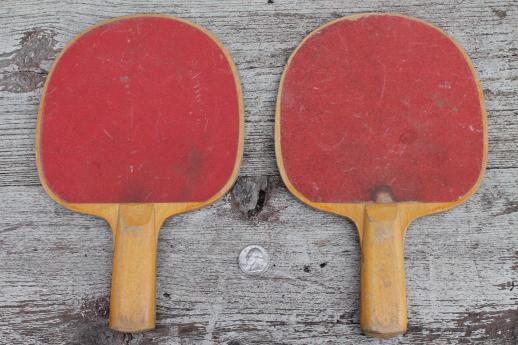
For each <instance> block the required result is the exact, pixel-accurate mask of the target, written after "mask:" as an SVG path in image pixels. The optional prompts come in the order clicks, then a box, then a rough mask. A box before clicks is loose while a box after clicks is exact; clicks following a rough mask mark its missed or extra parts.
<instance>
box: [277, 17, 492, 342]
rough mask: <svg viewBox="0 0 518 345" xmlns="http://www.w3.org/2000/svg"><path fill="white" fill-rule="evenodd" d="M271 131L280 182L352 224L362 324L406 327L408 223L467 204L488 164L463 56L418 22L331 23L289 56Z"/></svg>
mask: <svg viewBox="0 0 518 345" xmlns="http://www.w3.org/2000/svg"><path fill="white" fill-rule="evenodd" d="M275 134H276V138H275V142H276V155H277V163H278V166H279V169H280V172H281V175H282V178H283V180H284V182H285V184H286V185H287V187H288V189H289V190H290V191H291V192H292V193H293V194H294V195H295V196H296V197H298V198H299V199H300V200H302V201H303V202H304V203H306V204H309V205H311V206H313V207H316V208H318V209H321V210H325V211H328V212H332V213H336V214H339V215H342V216H346V217H348V218H350V219H351V220H352V221H353V222H354V223H355V224H356V226H357V228H358V233H359V239H360V244H361V250H362V265H361V303H360V323H361V327H362V329H363V330H364V332H365V333H367V334H369V335H373V336H378V337H391V336H395V335H397V334H401V333H403V332H405V330H406V327H407V314H406V291H405V272H404V262H403V258H404V256H403V247H404V245H403V236H404V233H405V231H406V228H407V226H408V225H409V223H410V222H411V221H412V220H414V219H416V218H417V217H421V216H424V215H428V214H431V213H435V212H439V211H443V210H446V209H449V208H452V207H454V206H456V205H458V204H460V203H462V202H463V201H465V200H466V199H467V198H468V197H469V196H470V195H472V194H473V193H474V192H475V190H476V189H477V187H478V186H479V184H480V182H481V179H482V175H483V171H484V169H485V165H486V156H487V134H486V115H485V110H484V105H483V96H482V91H481V88H480V85H479V83H478V80H477V77H476V74H475V71H474V69H473V66H472V64H471V62H470V61H469V58H468V57H467V56H466V54H465V53H464V51H463V50H462V48H461V47H460V46H459V45H458V44H457V43H455V42H454V41H453V40H452V39H451V38H449V37H448V36H447V35H446V34H445V33H444V32H442V31H441V30H440V29H438V28H436V27H434V26H432V25H430V24H428V23H425V22H423V21H421V20H417V19H413V18H409V17H405V16H401V15H394V14H366V15H359V16H353V17H346V18H341V19H338V20H335V21H333V22H330V23H328V24H326V25H324V26H322V27H320V28H318V29H317V30H316V31H314V32H312V33H311V34H310V35H309V36H308V37H306V38H305V39H304V40H303V42H302V43H301V44H300V46H299V47H298V48H297V49H296V50H295V52H294V53H293V54H292V56H291V57H290V59H289V61H288V65H287V66H286V69H285V71H284V74H283V77H282V80H281V85H280V89H279V94H278V99H277V110H276V130H275Z"/></svg>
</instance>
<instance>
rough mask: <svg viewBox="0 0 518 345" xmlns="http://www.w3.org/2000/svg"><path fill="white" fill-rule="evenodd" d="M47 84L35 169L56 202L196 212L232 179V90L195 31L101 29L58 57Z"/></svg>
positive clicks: (135, 25)
mask: <svg viewBox="0 0 518 345" xmlns="http://www.w3.org/2000/svg"><path fill="white" fill-rule="evenodd" d="M47 83H48V84H47V87H46V91H45V94H44V102H43V105H42V110H41V114H40V116H41V118H40V121H41V123H40V126H41V127H40V142H39V145H40V162H41V168H42V172H43V175H44V177H45V180H46V183H47V186H48V187H49V188H50V189H51V190H52V191H53V192H54V193H55V194H56V195H57V196H58V197H59V198H61V199H62V200H64V201H66V202H70V203H130V202H131V203H133V202H135V203H136V202H199V201H205V200H207V199H209V198H210V197H212V196H213V195H215V194H216V193H217V192H218V191H219V190H220V189H221V188H223V186H224V185H225V184H226V182H227V181H228V180H229V178H230V177H231V175H232V172H233V169H234V166H235V163H236V159H237V158H238V157H237V154H238V146H239V133H240V109H239V97H240V96H239V91H238V86H237V81H236V80H235V77H234V74H233V71H232V67H231V65H230V63H229V62H228V60H227V58H226V57H225V55H224V52H223V51H222V49H221V48H220V47H219V46H218V44H217V43H216V42H214V41H213V40H212V39H211V38H210V37H209V36H208V35H207V34H206V33H204V32H202V31H201V30H199V29H197V28H195V27H193V26H191V25H189V24H187V23H184V22H181V21H178V20H174V19H171V18H165V17H152V16H149V17H147V16H144V17H134V18H126V19H122V20H118V21H114V22H109V23H106V24H104V25H101V26H98V27H96V28H94V29H93V30H91V31H89V32H87V33H85V34H83V35H82V36H80V37H79V38H78V39H77V40H76V41H74V42H73V43H72V44H71V45H70V46H69V47H68V48H67V49H66V51H65V52H64V53H63V55H62V56H61V57H60V58H59V61H58V62H57V64H56V65H55V67H54V69H53V71H52V74H51V76H50V79H49V81H48V82H47Z"/></svg>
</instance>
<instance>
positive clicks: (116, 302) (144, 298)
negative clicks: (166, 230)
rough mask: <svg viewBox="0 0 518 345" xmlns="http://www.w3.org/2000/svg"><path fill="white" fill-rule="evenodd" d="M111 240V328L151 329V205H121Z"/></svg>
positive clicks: (153, 282) (154, 235)
mask: <svg viewBox="0 0 518 345" xmlns="http://www.w3.org/2000/svg"><path fill="white" fill-rule="evenodd" d="M114 237H115V238H114V248H113V249H114V251H113V270H112V289H111V298H110V328H111V329H114V330H117V331H120V332H141V331H145V330H148V329H153V328H155V289H156V250H157V238H158V230H157V229H156V226H155V211H154V206H153V205H152V204H140V205H128V204H123V205H120V206H119V216H118V222H117V227H116V229H115V231H114Z"/></svg>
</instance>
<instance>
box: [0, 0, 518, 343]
mask: <svg viewBox="0 0 518 345" xmlns="http://www.w3.org/2000/svg"><path fill="white" fill-rule="evenodd" d="M369 11H395V12H402V13H405V14H409V15H413V16H417V17H420V18H422V19H425V20H428V21H430V22H432V23H435V24H437V25H439V26H441V27H443V28H444V29H445V30H446V31H447V32H448V33H450V34H452V35H453V36H454V37H455V38H456V39H457V40H458V41H459V42H460V43H461V44H462V45H463V46H464V47H465V48H466V50H467V52H468V54H469V55H470V56H471V58H472V59H473V62H474V64H475V66H476V68H477V70H478V72H479V75H480V78H481V81H482V86H483V88H484V90H485V99H486V105H487V109H488V120H489V135H490V156H489V170H488V172H487V176H486V179H485V180H484V183H483V185H482V188H481V190H480V191H479V192H478V193H477V194H476V195H475V196H474V197H473V198H472V199H471V200H470V201H468V203H466V204H465V205H463V206H460V207H459V208H457V209H455V210H452V211H450V212H448V213H444V214H440V215H435V216H431V217H428V218H423V219H420V220H418V221H416V222H415V223H414V224H413V225H412V226H411V227H410V229H409V232H408V234H407V237H406V240H407V241H406V257H407V258H406V264H407V280H408V290H409V291H408V299H409V317H410V330H409V332H408V333H407V334H406V335H405V336H403V337H399V338H396V339H393V340H389V341H386V342H385V343H387V344H422V343H427V344H431V343H433V344H464V343H466V344H471V343H476V344H499V345H501V344H515V343H516V341H517V339H518V302H517V297H518V295H517V291H518V286H516V285H518V234H517V233H516V229H517V223H518V187H517V182H518V163H517V161H518V97H517V96H518V91H517V90H518V43H517V42H518V4H517V3H516V1H515V0H507V1H496V0H490V1H462V0H461V1H457V2H451V1H444V2H434V3H429V4H423V3H422V2H421V1H417V0H411V1H407V2H404V3H403V2H399V1H373V2H362V1H357V0H351V1H342V2H338V1H333V0H324V1H319V2H307V1H292V2H287V1H281V0H274V3H273V4H272V3H269V2H268V1H267V0H261V1H256V0H254V1H251V2H247V3H246V4H243V3H242V2H241V1H237V0H233V1H220V2H213V1H209V0H200V1H197V2H194V3H192V2H190V3H173V4H172V3H170V2H168V1H165V0H164V1H154V2H153V3H150V2H146V1H124V2H123V1H93V2H88V3H78V2H65V3H56V2H54V1H48V0H45V1H32V0H31V1H24V2H23V3H21V2H18V1H14V0H8V1H5V0H4V1H2V4H1V5H0V18H1V23H2V25H1V26H0V118H1V121H0V166H1V167H2V168H1V170H0V214H1V215H2V217H1V218H0V234H1V236H0V343H2V344H4V343H5V344H28V343H30V344H150V343H155V344H212V343H216V344H233V345H237V344H242V345H244V344H281V343H282V344H308V343H311V344H325V343H327V344H337V343H353V344H378V343H380V341H378V340H375V339H372V338H367V337H365V336H362V335H361V334H360V330H359V326H358V291H359V281H358V279H359V249H358V243H357V238H356V234H355V230H354V228H353V226H352V224H350V223H349V222H347V221H346V220H343V219H341V218H339V217H336V216H333V215H329V214H324V213H322V212H319V211H316V210H312V209H309V208H308V207H306V206H304V205H302V204H300V203H299V202H297V201H296V200H295V199H294V198H293V197H292V196H291V195H290V194H289V193H288V192H287V191H286V189H285V188H284V187H283V186H282V183H281V181H280V180H279V178H278V177H277V171H276V166H275V158H274V151H273V123H274V122H273V119H274V106H275V97H276V91H277V86H278V81H279V78H280V74H281V73H282V68H283V66H284V64H285V62H286V60H287V58H288V56H289V54H290V53H291V51H292V50H293V49H294V48H295V47H296V46H297V44H298V43H299V42H300V40H301V39H302V38H303V37H304V36H305V35H306V34H307V33H309V32H310V31H311V30H313V29H314V28H316V27H317V26H318V25H321V24H324V23H325V22H327V21H328V20H331V19H333V18H337V17H340V16H342V15H347V14H352V13H360V12H369ZM142 12H161V13H169V14H173V15H177V16H181V17H184V18H187V19H191V20H193V21H195V22H197V23H199V24H201V25H204V26H205V27H207V28H208V29H209V30H211V31H212V32H213V33H214V34H215V35H216V36H217V37H218V38H220V39H221V41H222V42H223V43H224V44H225V45H226V47H227V48H228V49H229V50H230V52H231V54H232V56H233V58H234V60H235V62H236V65H237V67H238V69H239V72H240V75H241V79H242V83H243V89H244V97H245V107H246V114H245V116H246V131H247V133H246V148H245V157H244V162H243V168H242V171H241V175H242V176H248V177H242V178H241V179H240V180H239V182H238V183H239V184H238V185H237V187H236V188H234V192H233V193H230V194H229V195H227V196H226V197H225V199H224V200H221V201H219V202H217V203H216V204H214V205H213V206H210V207H208V208H206V209H203V210H199V211H196V212H192V213H189V214H185V215H181V216H179V217H176V218H173V219H171V220H170V221H168V222H167V223H166V224H165V226H164V229H163V231H162V233H161V237H160V244H159V267H158V275H159V276H158V291H157V296H158V301H157V302H158V303H157V310H158V328H157V330H155V331H152V332H149V333H145V334H144V335H130V334H117V333H113V332H111V331H109V330H108V329H107V312H108V304H107V303H108V302H107V298H108V294H109V284H110V271H111V234H110V232H109V231H108V230H107V227H106V224H104V222H103V221H102V220H99V219H94V218H91V217H88V216H83V215H78V214H74V213H72V212H70V211H68V210H66V209H64V208H62V207H61V206H60V205H57V204H55V203H54V202H53V201H52V200H51V199H50V198H48V197H47V196H46V195H45V193H44V191H43V190H42V189H41V187H40V186H39V182H38V179H37V173H36V168H35V160H34V132H35V123H36V114H37V107H38V101H39V94H40V90H41V85H42V83H43V81H44V79H45V77H46V74H47V71H48V70H49V68H50V64H51V62H52V60H53V59H54V57H55V56H56V54H57V53H58V52H59V51H60V50H61V49H62V47H63V46H64V44H65V43H66V42H67V41H68V40H70V39H71V38H73V37H74V36H75V35H77V34H78V33H79V32H80V31H82V30H84V29H85V28H87V27H88V26H90V25H91V24H93V23H95V22H97V21H99V20H102V19H106V18H109V17H113V16H117V15H123V14H130V13H142ZM265 180H266V181H267V184H266V187H265V186H264V185H265ZM259 194H261V195H259ZM248 244H260V245H262V246H264V247H265V248H266V249H267V250H268V251H269V253H270V254H271V260H272V266H271V268H270V270H269V271H268V272H266V273H265V274H263V275H261V276H257V277H250V276H246V275H244V274H243V273H241V272H240V271H239V269H238V266H237V264H236V260H237V256H238V254H239V251H240V250H241V248H243V247H244V246H246V245H248Z"/></svg>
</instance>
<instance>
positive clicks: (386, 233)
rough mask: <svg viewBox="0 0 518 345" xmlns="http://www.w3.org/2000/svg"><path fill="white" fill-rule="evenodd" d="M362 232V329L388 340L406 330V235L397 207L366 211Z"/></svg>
mask: <svg viewBox="0 0 518 345" xmlns="http://www.w3.org/2000/svg"><path fill="white" fill-rule="evenodd" d="M362 230H363V232H362V243H361V247H362V263H361V296H360V326H361V328H362V329H363V331H364V332H365V334H368V335H371V336H375V337H380V338H389V337H393V336H396V335H399V334H402V333H404V332H405V331H406V329H407V311H406V309H407V305H406V286H405V285H406V283H405V266H404V254H403V249H404V240H403V236H404V232H405V229H404V228H403V226H402V222H401V218H400V212H399V209H398V206H397V205H396V204H373V205H367V206H366V207H365V214H364V224H363V229H362Z"/></svg>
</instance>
